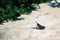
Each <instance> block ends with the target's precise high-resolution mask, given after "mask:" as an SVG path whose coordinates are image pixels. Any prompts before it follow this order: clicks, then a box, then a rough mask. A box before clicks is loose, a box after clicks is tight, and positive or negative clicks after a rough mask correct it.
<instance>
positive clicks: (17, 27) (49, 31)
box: [0, 3, 60, 40]
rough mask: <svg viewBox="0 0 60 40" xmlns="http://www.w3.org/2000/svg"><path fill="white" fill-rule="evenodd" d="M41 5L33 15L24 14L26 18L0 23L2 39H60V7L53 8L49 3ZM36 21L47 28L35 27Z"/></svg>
mask: <svg viewBox="0 0 60 40" xmlns="http://www.w3.org/2000/svg"><path fill="white" fill-rule="evenodd" d="M40 6H41V9H37V10H38V11H32V13H31V15H22V16H21V18H25V19H24V20H19V21H18V20H17V21H14V22H11V21H10V22H8V23H4V24H3V25H0V40H60V8H58V7H55V8H52V7H50V6H49V5H48V3H43V4H41V5H40ZM36 22H38V23H40V24H41V25H43V26H45V27H46V28H45V29H43V30H39V29H34V28H35V27H37V25H36Z"/></svg>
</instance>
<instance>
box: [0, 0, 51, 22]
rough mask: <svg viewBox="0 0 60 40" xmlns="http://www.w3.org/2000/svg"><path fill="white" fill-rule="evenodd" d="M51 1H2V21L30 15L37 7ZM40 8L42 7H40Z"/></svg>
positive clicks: (0, 16)
mask: <svg viewBox="0 0 60 40" xmlns="http://www.w3.org/2000/svg"><path fill="white" fill-rule="evenodd" d="M48 1H49V0H0V23H1V21H7V22H8V20H15V19H16V18H17V17H19V16H21V14H29V13H30V12H31V11H32V10H35V9H36V7H35V6H36V5H37V6H38V4H40V3H44V2H48ZM49 2H50V1H49ZM39 8H40V7H39Z"/></svg>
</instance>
